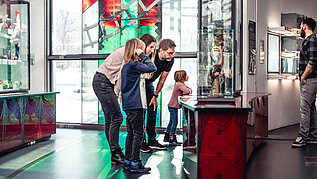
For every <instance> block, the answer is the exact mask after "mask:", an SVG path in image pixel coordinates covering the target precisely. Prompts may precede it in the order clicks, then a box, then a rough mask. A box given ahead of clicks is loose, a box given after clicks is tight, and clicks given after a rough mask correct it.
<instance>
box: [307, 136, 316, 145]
mask: <svg viewBox="0 0 317 179" xmlns="http://www.w3.org/2000/svg"><path fill="white" fill-rule="evenodd" d="M306 143H307V144H317V137H312V136H308V137H307V139H306Z"/></svg>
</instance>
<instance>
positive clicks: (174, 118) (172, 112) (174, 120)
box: [165, 107, 178, 135]
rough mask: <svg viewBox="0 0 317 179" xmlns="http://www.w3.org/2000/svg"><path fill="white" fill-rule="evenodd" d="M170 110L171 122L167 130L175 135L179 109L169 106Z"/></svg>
mask: <svg viewBox="0 0 317 179" xmlns="http://www.w3.org/2000/svg"><path fill="white" fill-rule="evenodd" d="M168 111H169V112H170V122H169V123H168V126H167V128H166V131H165V132H167V133H169V134H171V135H175V131H176V127H177V124H178V109H177V108H171V107H168Z"/></svg>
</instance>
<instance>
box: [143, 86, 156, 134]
mask: <svg viewBox="0 0 317 179" xmlns="http://www.w3.org/2000/svg"><path fill="white" fill-rule="evenodd" d="M153 95H154V86H153V83H152V82H149V81H146V100H147V118H146V132H147V135H148V139H149V140H155V138H156V131H155V124H156V112H157V109H155V110H154V106H153V104H152V105H151V106H149V104H150V102H151V99H152V97H153Z"/></svg>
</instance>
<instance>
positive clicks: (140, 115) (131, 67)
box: [121, 38, 156, 173]
mask: <svg viewBox="0 0 317 179" xmlns="http://www.w3.org/2000/svg"><path fill="white" fill-rule="evenodd" d="M144 50H145V44H144V42H142V41H141V40H139V39H136V38H134V39H131V40H129V41H127V43H126V46H125V51H124V62H123V63H124V66H123V68H122V71H121V78H122V82H121V95H122V108H123V110H124V111H125V113H126V114H127V118H126V126H127V132H128V134H127V138H126V142H125V161H124V169H125V170H129V171H130V172H131V173H147V172H149V171H150V170H151V168H149V167H144V166H143V165H142V163H141V160H140V148H141V143H142V140H143V123H144V109H146V107H147V103H146V94H145V78H144V73H151V72H155V71H156V67H155V65H154V64H153V62H152V61H151V60H150V58H149V57H148V56H146V55H145V54H144Z"/></svg>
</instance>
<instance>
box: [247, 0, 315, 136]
mask: <svg viewBox="0 0 317 179" xmlns="http://www.w3.org/2000/svg"><path fill="white" fill-rule="evenodd" d="M243 2H244V13H245V14H244V40H243V47H244V59H243V60H244V69H245V70H244V72H243V75H244V77H245V78H244V80H245V81H244V83H243V84H244V86H243V87H244V91H256V92H269V93H271V94H272V95H271V96H270V97H269V130H272V129H276V128H280V127H284V126H288V125H292V124H296V123H298V122H299V119H300V115H299V83H298V80H268V79H267V60H265V63H264V64H259V53H258V57H257V64H256V65H257V69H256V75H248V71H247V65H248V58H249V57H248V30H247V29H248V28H245V27H248V24H247V23H248V22H249V20H254V21H256V22H257V51H259V47H258V45H259V40H264V41H265V51H266V52H267V27H278V26H281V13H298V14H303V15H306V16H310V17H312V18H314V19H317V11H316V7H317V6H316V0H301V1H298V0H244V1H243ZM255 9H256V12H254V11H255ZM255 14H256V15H255ZM266 55H267V54H266ZM266 59H267V58H266Z"/></svg>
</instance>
